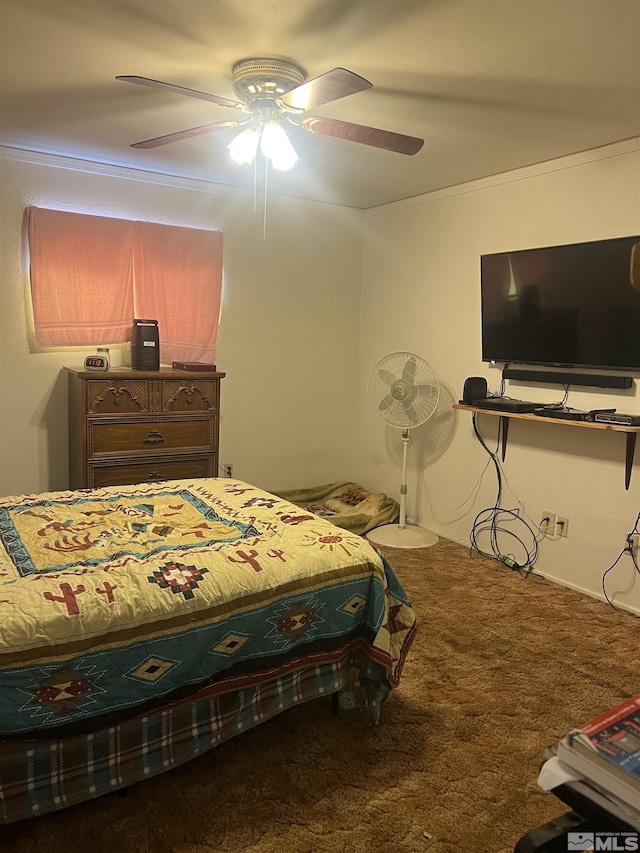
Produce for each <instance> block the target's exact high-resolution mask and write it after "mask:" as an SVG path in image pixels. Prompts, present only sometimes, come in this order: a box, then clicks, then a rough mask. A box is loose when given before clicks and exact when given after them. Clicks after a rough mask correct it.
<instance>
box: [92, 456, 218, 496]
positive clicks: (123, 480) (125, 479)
mask: <svg viewBox="0 0 640 853" xmlns="http://www.w3.org/2000/svg"><path fill="white" fill-rule="evenodd" d="M87 467H88V473H89V483H88V486H89V488H96V489H99V488H101V487H102V486H127V485H135V484H136V483H157V482H161V481H162V480H186V479H193V478H195V477H215V476H216V474H215V469H216V467H217V458H216V456H215V454H207V455H202V456H194V457H192V458H186V459H185V458H180V459H172V460H167V459H145V460H144V461H141V462H129V463H118V464H114V465H108V464H100V463H97V464H96V463H89V465H88V466H87Z"/></svg>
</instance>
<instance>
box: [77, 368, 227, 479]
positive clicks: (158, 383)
mask: <svg viewBox="0 0 640 853" xmlns="http://www.w3.org/2000/svg"><path fill="white" fill-rule="evenodd" d="M65 370H66V372H67V374H68V379H69V488H71V489H81V488H94V487H95V488H99V487H101V486H122V485H126V484H133V483H143V482H155V481H158V480H173V479H182V478H189V477H217V476H218V436H219V417H220V380H221V379H222V378H223V377H224V376H225V374H224V373H210V372H204V371H193V372H192V371H186V370H172V369H170V368H167V369H161V370H132V369H131V368H126V367H119V368H115V369H112V370H108V371H105V372H104V373H102V372H95V371H93V372H92V371H85V370H82V369H78V370H76V369H72V368H65Z"/></svg>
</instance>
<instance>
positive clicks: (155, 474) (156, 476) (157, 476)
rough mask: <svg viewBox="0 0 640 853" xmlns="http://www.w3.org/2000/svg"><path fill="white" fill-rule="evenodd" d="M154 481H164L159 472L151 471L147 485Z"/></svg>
mask: <svg viewBox="0 0 640 853" xmlns="http://www.w3.org/2000/svg"><path fill="white" fill-rule="evenodd" d="M153 480H164V477H163V476H162V474H159V473H158V472H157V471H150V472H149V476H148V477H147V479H146V480H145V482H146V483H150V482H152V481H153Z"/></svg>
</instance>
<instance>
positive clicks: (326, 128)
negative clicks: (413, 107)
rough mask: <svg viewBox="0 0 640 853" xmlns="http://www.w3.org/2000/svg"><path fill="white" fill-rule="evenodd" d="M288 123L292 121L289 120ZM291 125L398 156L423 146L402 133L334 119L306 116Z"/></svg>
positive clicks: (418, 140) (416, 139)
mask: <svg viewBox="0 0 640 853" xmlns="http://www.w3.org/2000/svg"><path fill="white" fill-rule="evenodd" d="M289 121H292V119H290V118H289ZM293 123H294V124H300V125H302V126H303V127H304V128H305V129H306V130H308V131H310V132H311V133H321V134H323V135H324V136H335V137H337V138H338V139H347V140H349V141H350V142H360V143H362V144H363V145H373V146H374V148H384V149H386V150H387V151H395V152H397V153H398V154H417V153H418V151H419V150H420V149H421V148H422V146H423V145H424V139H418V138H417V137H416V136H405V135H404V134H402V133H394V132H393V131H392V130H379V129H378V128H376V127H367V126H366V125H364V124H352V123H351V122H349V121H339V120H338V119H335V118H320V116H307V117H306V118H301V119H296V120H295V121H294V122H293Z"/></svg>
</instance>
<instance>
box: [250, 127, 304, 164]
mask: <svg viewBox="0 0 640 853" xmlns="http://www.w3.org/2000/svg"><path fill="white" fill-rule="evenodd" d="M260 150H261V151H262V153H263V154H264V156H265V157H267V158H268V159H269V160H271V163H272V164H273V168H274V169H278V170H279V171H281V172H284V171H287V169H292V168H293V167H294V166H295V164H296V163H297V162H298V159H299V157H298V155H297V154H296V150H295V148H294V147H293V145H292V144H291V140H290V139H289V137H288V136H287V133H286V131H285V130H284V128H283V127H282V125H281V124H280V122H278V121H276V120H275V119H269V121H267V122H265V125H264V127H263V128H262V135H261V137H260Z"/></svg>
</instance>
